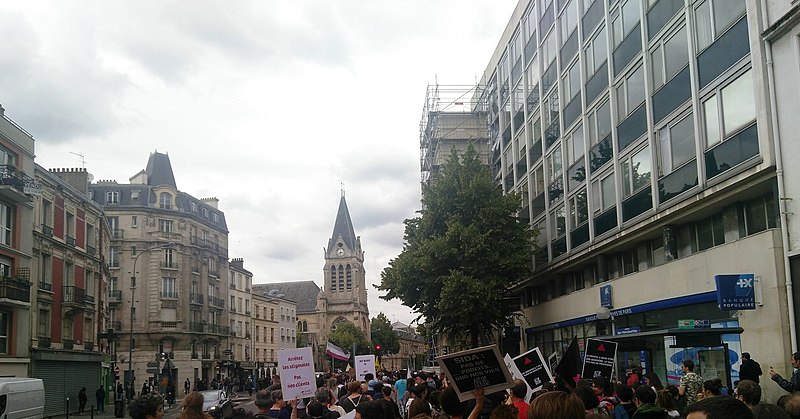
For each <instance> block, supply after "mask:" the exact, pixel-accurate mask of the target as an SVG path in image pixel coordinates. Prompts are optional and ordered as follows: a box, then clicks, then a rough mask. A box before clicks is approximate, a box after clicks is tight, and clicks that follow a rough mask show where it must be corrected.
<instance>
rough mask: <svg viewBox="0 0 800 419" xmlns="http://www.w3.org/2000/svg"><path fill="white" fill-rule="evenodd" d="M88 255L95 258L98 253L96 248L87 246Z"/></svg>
mask: <svg viewBox="0 0 800 419" xmlns="http://www.w3.org/2000/svg"><path fill="white" fill-rule="evenodd" d="M86 253H88V254H89V256H94V255H95V254H96V253H97V249H96V248H95V247H94V246H92V245H90V244H87V245H86Z"/></svg>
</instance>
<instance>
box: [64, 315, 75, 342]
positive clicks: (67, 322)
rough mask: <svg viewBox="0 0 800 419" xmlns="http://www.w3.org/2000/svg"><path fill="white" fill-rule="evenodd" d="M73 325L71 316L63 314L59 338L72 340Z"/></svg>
mask: <svg viewBox="0 0 800 419" xmlns="http://www.w3.org/2000/svg"><path fill="white" fill-rule="evenodd" d="M74 328H75V327H74V325H73V320H72V317H71V316H65V317H64V318H63V319H62V320H61V338H62V339H68V340H72V335H73V333H74Z"/></svg>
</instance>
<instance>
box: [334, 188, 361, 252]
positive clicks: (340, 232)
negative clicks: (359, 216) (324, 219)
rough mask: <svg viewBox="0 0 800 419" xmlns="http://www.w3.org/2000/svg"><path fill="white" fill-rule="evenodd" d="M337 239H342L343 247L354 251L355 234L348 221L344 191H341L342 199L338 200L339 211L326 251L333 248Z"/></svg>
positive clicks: (350, 222)
mask: <svg viewBox="0 0 800 419" xmlns="http://www.w3.org/2000/svg"><path fill="white" fill-rule="evenodd" d="M339 237H341V238H342V241H343V242H344V245H345V246H347V247H348V248H349V249H350V250H356V233H355V231H354V230H353V222H352V221H351V220H350V211H349V210H348V209H347V201H345V199H344V189H343V190H342V198H341V199H340V200H339V211H338V212H337V213H336V223H334V225H333V234H332V235H331V239H330V241H329V242H328V249H331V248H333V245H334V244H336V241H337V240H338V239H339Z"/></svg>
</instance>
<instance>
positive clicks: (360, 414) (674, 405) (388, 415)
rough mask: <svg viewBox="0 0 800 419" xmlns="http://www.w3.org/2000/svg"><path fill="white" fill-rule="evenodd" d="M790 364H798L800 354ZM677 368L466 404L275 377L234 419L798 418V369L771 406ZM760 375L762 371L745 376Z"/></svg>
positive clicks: (403, 386) (148, 401)
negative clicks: (666, 380) (302, 387)
mask: <svg viewBox="0 0 800 419" xmlns="http://www.w3.org/2000/svg"><path fill="white" fill-rule="evenodd" d="M792 359H793V361H794V362H793V364H794V363H795V362H796V363H797V364H798V366H800V353H796V354H794V355H793V358H792ZM747 360H749V356H748V357H747ZM756 365H757V363H756ZM682 366H683V370H684V375H683V377H682V378H681V380H680V383H679V384H678V385H672V384H670V385H667V386H664V385H663V384H662V382H661V380H660V379H659V377H658V375H656V374H654V373H652V372H648V373H646V374H642V372H641V371H640V370H639V369H638V368H634V369H633V370H632V371H630V373H629V374H628V376H627V377H626V378H625V379H624V380H617V381H616V382H611V381H610V380H608V379H606V378H605V377H594V378H592V379H591V380H586V379H582V380H578V381H577V382H575V381H574V380H573V379H571V378H566V379H564V378H561V377H556V383H547V384H546V385H545V386H544V387H543V388H541V389H540V390H538V391H536V392H534V393H532V394H530V393H529V391H528V386H527V385H526V384H525V382H524V381H522V380H515V381H514V386H513V387H512V388H510V389H509V390H507V391H500V392H495V393H492V394H484V391H483V389H478V390H476V391H474V392H473V394H472V397H473V399H472V400H468V401H466V402H461V401H460V399H459V396H458V394H457V393H456V391H455V390H454V388H453V387H452V386H450V385H449V384H448V381H447V379H446V378H445V376H444V375H443V374H435V373H426V372H416V373H413V374H408V375H406V372H405V371H403V372H385V371H379V373H378V377H375V376H374V375H373V374H367V375H366V376H365V377H364V380H363V381H358V380H354V379H352V377H351V375H349V374H345V373H340V374H335V375H331V374H326V375H321V376H319V377H318V378H317V383H316V384H317V390H316V392H315V394H314V397H310V398H306V399H302V400H284V398H283V394H282V392H281V385H280V380H279V378H278V377H275V378H273V381H272V383H271V385H270V386H268V387H267V388H265V389H263V390H260V391H258V392H257V393H256V398H255V406H256V407H257V408H258V412H257V413H255V414H253V413H248V412H246V411H245V410H244V409H241V408H237V409H234V419H248V418H250V419H267V418H278V419H303V418H313V419H335V418H338V417H341V416H344V415H346V414H348V413H351V412H353V411H355V417H356V418H363V419H441V418H450V419H459V418H464V419H479V418H480V419H483V418H489V419H517V418H518V419H540V418H541V419H545V418H548V419H549V418H556V419H575V418H579V419H583V418H590V419H598V418H599V419H602V418H614V419H647V418H659V419H675V418H686V419H699V418H709V419H715V418H720V419H721V418H724V419H740V418H748V419H749V418H755V419H760V418H778V419H784V418H797V419H800V392H797V393H792V392H793V391H797V389H795V388H794V387H792V385H793V381H798V382H800V371H798V369H796V370H795V374H793V376H792V380H785V379H783V378H781V377H780V375H778V374H777V373H775V372H774V371H771V372H770V375H771V376H772V379H773V380H774V381H775V382H777V383H778V384H779V385H781V386H782V387H783V388H785V389H787V391H789V392H790V394H787V395H785V396H783V397H781V399H779V400H778V403H777V404H769V403H764V402H762V400H761V394H762V390H761V387H760V384H759V383H758V382H756V381H755V380H753V379H743V380H740V381H737V382H736V383H735V386H734V388H733V389H727V388H724V387H723V383H722V382H721V381H720V380H719V379H711V380H703V379H702V377H700V376H699V375H697V374H696V373H695V372H694V364H693V363H692V361H690V360H686V361H684V362H683V365H682ZM759 375H761V370H760V367H758V370H757V374H756V375H755V377H750V378H756V379H758V376H759ZM745 376H748V377H749V375H748V374H747V373H746V374H745ZM724 393H730V395H725V394H724ZM190 396H191V395H190ZM137 400H138V399H137ZM193 401H194V402H195V403H192V402H193ZM200 404H201V403H200ZM184 405H185V406H184V412H183V413H182V414H181V417H180V418H179V419H202V417H207V416H201V414H200V413H198V412H197V406H196V405H197V400H196V397H195V398H193V397H186V398H185V399H184ZM154 406H155V401H154V399H153V398H152V396H148V398H145V399H142V400H141V401H139V402H136V401H135V402H134V403H133V404H132V405H131V407H130V409H131V410H130V412H131V415H132V417H133V418H134V419H160V416H159V414H163V413H162V412H161V411H159V410H158V409H156V410H153V409H154V408H156V407H154ZM134 413H137V414H139V416H137V415H135V414H134ZM142 414H144V416H142Z"/></svg>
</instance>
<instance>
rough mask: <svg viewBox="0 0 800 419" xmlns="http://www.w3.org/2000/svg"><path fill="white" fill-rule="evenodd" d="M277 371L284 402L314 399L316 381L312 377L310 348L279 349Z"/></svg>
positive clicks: (312, 361) (312, 359)
mask: <svg viewBox="0 0 800 419" xmlns="http://www.w3.org/2000/svg"><path fill="white" fill-rule="evenodd" d="M278 370H279V371H280V376H281V391H282V392H283V399H284V400H287V401H288V400H294V399H302V398H305V397H314V391H316V390H317V381H316V378H315V377H314V356H313V354H312V353H311V348H310V347H308V348H297V349H281V351H280V352H278Z"/></svg>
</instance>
